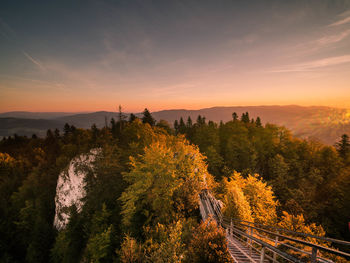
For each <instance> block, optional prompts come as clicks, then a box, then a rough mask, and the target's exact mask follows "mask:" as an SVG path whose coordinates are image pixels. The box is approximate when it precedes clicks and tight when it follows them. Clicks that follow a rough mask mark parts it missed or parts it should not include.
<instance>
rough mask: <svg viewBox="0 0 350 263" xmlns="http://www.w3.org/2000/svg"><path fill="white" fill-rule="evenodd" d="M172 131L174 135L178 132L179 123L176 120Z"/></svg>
mask: <svg viewBox="0 0 350 263" xmlns="http://www.w3.org/2000/svg"><path fill="white" fill-rule="evenodd" d="M174 129H175V133H176V134H177V133H178V132H179V122H178V121H177V120H175V121H174Z"/></svg>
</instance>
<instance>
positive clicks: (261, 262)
mask: <svg viewBox="0 0 350 263" xmlns="http://www.w3.org/2000/svg"><path fill="white" fill-rule="evenodd" d="M264 260H265V247H262V249H261V252H260V263H264Z"/></svg>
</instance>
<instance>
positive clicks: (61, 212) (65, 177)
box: [54, 149, 101, 230]
mask: <svg viewBox="0 0 350 263" xmlns="http://www.w3.org/2000/svg"><path fill="white" fill-rule="evenodd" d="M100 152H101V149H92V150H91V151H90V152H89V153H87V154H81V155H80V156H77V157H75V158H74V159H73V160H71V162H70V164H69V166H68V169H67V170H65V171H62V172H61V173H60V175H59V177H58V180H57V187H56V197H55V206H56V211H55V212H56V213H55V219H54V226H55V227H56V229H58V230H61V229H64V228H65V227H66V226H67V224H68V222H69V208H70V207H71V206H72V205H75V206H76V208H77V211H78V212H80V211H81V209H82V207H83V205H84V203H83V201H82V198H84V197H85V195H86V191H85V188H84V187H85V180H84V179H85V177H86V175H87V174H88V173H89V172H93V163H94V161H95V160H96V157H97V156H98V154H99V153H100Z"/></svg>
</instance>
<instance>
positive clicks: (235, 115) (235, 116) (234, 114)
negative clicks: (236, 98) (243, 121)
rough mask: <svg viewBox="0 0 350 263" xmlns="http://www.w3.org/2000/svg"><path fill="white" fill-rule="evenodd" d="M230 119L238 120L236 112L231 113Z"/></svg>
mask: <svg viewBox="0 0 350 263" xmlns="http://www.w3.org/2000/svg"><path fill="white" fill-rule="evenodd" d="M232 119H233V120H234V121H236V120H238V115H237V113H236V112H234V113H232Z"/></svg>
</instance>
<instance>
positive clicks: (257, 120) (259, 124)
mask: <svg viewBox="0 0 350 263" xmlns="http://www.w3.org/2000/svg"><path fill="white" fill-rule="evenodd" d="M255 125H256V127H261V119H260V117H257V118H256V121H255Z"/></svg>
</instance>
